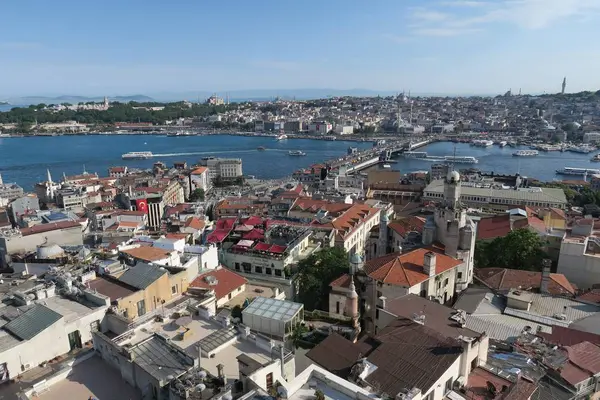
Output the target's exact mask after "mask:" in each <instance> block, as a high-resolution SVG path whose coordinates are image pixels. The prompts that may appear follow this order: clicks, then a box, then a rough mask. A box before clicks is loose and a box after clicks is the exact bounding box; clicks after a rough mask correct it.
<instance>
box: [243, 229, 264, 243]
mask: <svg viewBox="0 0 600 400" xmlns="http://www.w3.org/2000/svg"><path fill="white" fill-rule="evenodd" d="M264 238H265V232H264V231H263V230H262V229H258V228H254V229H252V230H251V231H250V232H247V233H245V234H244V235H243V236H242V239H247V240H261V239H264Z"/></svg>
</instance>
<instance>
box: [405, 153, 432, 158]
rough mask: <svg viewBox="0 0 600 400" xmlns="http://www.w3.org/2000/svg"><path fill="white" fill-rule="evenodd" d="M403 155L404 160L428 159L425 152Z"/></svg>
mask: <svg viewBox="0 0 600 400" xmlns="http://www.w3.org/2000/svg"><path fill="white" fill-rule="evenodd" d="M403 155H404V158H427V152H425V151H405V152H404V153H403Z"/></svg>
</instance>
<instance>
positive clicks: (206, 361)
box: [120, 316, 271, 382]
mask: <svg viewBox="0 0 600 400" xmlns="http://www.w3.org/2000/svg"><path fill="white" fill-rule="evenodd" d="M187 328H189V329H190V330H189V332H188V333H186V336H185V338H184V339H183V340H181V337H180V332H181V331H182V330H183V328H180V327H178V326H177V325H176V324H175V323H174V322H171V321H167V322H154V321H152V322H151V323H149V324H147V325H143V326H142V327H141V329H139V330H136V332H135V336H134V337H132V338H131V339H130V340H129V341H128V342H129V343H131V344H132V345H135V344H136V343H139V342H140V341H142V340H144V339H146V338H148V337H150V336H151V335H152V334H154V333H160V334H161V335H164V336H167V337H169V338H171V339H172V340H173V344H175V345H177V346H179V347H181V348H182V349H184V350H185V352H186V353H187V354H189V355H190V356H192V357H196V358H197V357H198V355H199V354H200V349H199V348H198V342H200V341H201V340H203V339H205V338H207V337H208V336H209V335H211V334H213V333H216V332H217V331H219V330H224V329H226V328H224V327H223V326H221V325H218V324H216V323H213V322H209V321H207V320H204V319H202V318H200V317H198V316H193V317H192V322H191V323H190V324H189V325H187ZM124 343H127V342H123V343H120V344H121V345H123V344H124ZM240 354H245V355H247V356H249V357H251V358H252V359H254V360H256V361H257V362H259V363H261V364H268V363H269V362H270V361H271V355H270V354H269V352H267V351H265V350H262V349H260V348H259V347H257V346H255V345H254V343H253V342H250V341H247V340H243V339H240V338H238V341H237V342H235V343H233V344H232V345H230V346H227V347H226V348H225V349H223V350H221V351H220V352H218V353H217V354H216V355H215V357H214V358H206V357H202V358H201V359H200V366H201V367H202V368H204V369H205V370H207V371H208V372H210V373H211V374H212V375H214V376H217V375H218V371H217V365H218V364H223V365H224V366H225V368H224V371H223V372H224V373H225V377H226V378H227V380H228V382H232V381H234V380H235V379H239V370H238V362H237V356H239V355H240Z"/></svg>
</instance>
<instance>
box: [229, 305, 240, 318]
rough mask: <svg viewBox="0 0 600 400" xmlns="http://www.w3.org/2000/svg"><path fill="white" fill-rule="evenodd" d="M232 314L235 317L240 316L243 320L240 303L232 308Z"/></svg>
mask: <svg viewBox="0 0 600 400" xmlns="http://www.w3.org/2000/svg"><path fill="white" fill-rule="evenodd" d="M231 316H232V317H233V318H239V319H240V321H241V320H242V307H240V306H239V305H236V306H234V307H233V308H232V309H231Z"/></svg>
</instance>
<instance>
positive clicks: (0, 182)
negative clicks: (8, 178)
mask: <svg viewBox="0 0 600 400" xmlns="http://www.w3.org/2000/svg"><path fill="white" fill-rule="evenodd" d="M3 184H4V181H3V180H2V174H0V185H3Z"/></svg>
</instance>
